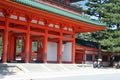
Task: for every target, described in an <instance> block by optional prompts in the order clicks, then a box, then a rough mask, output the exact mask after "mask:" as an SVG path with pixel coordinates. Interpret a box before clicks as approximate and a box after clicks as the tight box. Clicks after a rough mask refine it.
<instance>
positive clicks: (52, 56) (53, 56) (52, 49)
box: [47, 42, 57, 61]
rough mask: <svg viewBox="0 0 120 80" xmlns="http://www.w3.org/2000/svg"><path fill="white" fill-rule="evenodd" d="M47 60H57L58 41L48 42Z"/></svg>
mask: <svg viewBox="0 0 120 80" xmlns="http://www.w3.org/2000/svg"><path fill="white" fill-rule="evenodd" d="M47 61H57V43H54V42H48V46H47Z"/></svg>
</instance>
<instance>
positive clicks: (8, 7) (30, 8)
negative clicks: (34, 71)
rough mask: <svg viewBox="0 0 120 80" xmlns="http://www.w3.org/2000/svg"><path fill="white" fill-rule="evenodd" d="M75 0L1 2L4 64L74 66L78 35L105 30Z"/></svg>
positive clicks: (8, 0) (1, 51)
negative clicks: (89, 17)
mask: <svg viewBox="0 0 120 80" xmlns="http://www.w3.org/2000/svg"><path fill="white" fill-rule="evenodd" d="M75 1H80V0H0V41H1V44H0V57H1V58H0V59H1V62H2V63H6V62H24V63H29V62H42V63H51V62H52V63H75V50H76V49H75V34H76V33H85V32H95V31H99V30H105V24H103V23H99V22H95V21H92V20H89V19H86V18H83V17H82V16H81V13H82V11H80V9H79V10H77V9H75V8H73V7H71V6H70V3H71V2H75Z"/></svg>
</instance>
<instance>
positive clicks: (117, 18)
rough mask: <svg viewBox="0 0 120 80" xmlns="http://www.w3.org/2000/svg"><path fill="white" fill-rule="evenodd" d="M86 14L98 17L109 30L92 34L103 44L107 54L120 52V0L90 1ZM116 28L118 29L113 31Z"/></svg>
mask: <svg viewBox="0 0 120 80" xmlns="http://www.w3.org/2000/svg"><path fill="white" fill-rule="evenodd" d="M86 6H88V10H86V11H85V13H87V14H89V15H92V16H96V17H98V20H100V21H102V22H105V23H106V24H107V25H108V29H107V30H105V31H100V32H99V33H98V32H96V33H91V35H92V37H93V38H94V39H95V40H96V41H97V40H99V42H100V43H101V44H102V46H103V49H105V51H106V52H111V53H112V56H114V53H116V52H120V0H88V2H87V4H86ZM113 27H116V29H113Z"/></svg>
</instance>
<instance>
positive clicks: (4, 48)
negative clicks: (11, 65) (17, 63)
mask: <svg viewBox="0 0 120 80" xmlns="http://www.w3.org/2000/svg"><path fill="white" fill-rule="evenodd" d="M8 18H9V16H8V15H6V16H5V29H4V37H3V54H2V62H3V63H6V62H7V48H8V26H9V21H8Z"/></svg>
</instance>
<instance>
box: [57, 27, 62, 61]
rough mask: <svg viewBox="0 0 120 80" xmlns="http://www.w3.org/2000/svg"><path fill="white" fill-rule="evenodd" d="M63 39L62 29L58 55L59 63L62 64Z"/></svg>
mask: <svg viewBox="0 0 120 80" xmlns="http://www.w3.org/2000/svg"><path fill="white" fill-rule="evenodd" d="M62 38H63V33H62V28H61V31H60V38H59V43H58V54H57V60H58V62H59V63H62V42H63V40H62Z"/></svg>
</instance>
